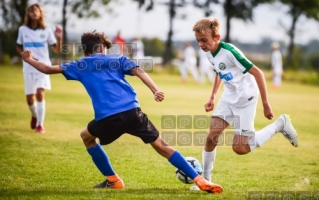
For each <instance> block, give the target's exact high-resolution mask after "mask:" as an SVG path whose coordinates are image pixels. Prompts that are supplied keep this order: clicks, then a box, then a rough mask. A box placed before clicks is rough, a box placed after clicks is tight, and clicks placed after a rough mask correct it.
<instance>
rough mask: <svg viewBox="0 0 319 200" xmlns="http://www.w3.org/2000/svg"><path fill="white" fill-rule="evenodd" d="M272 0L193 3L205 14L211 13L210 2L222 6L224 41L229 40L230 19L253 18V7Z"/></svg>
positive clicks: (226, 0) (227, 0) (196, 1)
mask: <svg viewBox="0 0 319 200" xmlns="http://www.w3.org/2000/svg"><path fill="white" fill-rule="evenodd" d="M272 1H273V0H224V1H220V0H205V1H204V2H203V1H200V0H194V5H195V6H196V7H199V8H202V9H204V12H205V16H206V17H207V16H209V15H210V14H211V13H212V10H211V9H210V4H211V3H215V4H218V3H221V4H222V5H223V8H224V13H225V16H226V36H225V39H224V40H225V41H226V42H231V39H230V31H231V23H230V22H231V19H232V18H238V19H242V20H244V21H247V20H251V21H252V20H253V9H254V8H255V7H256V6H258V5H259V4H262V3H269V2H272Z"/></svg>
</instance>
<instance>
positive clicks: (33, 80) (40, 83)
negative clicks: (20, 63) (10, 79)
mask: <svg viewBox="0 0 319 200" xmlns="http://www.w3.org/2000/svg"><path fill="white" fill-rule="evenodd" d="M23 77H24V93H25V94H26V95H29V94H36V91H37V89H38V88H43V89H46V90H51V81H50V76H49V75H47V74H43V73H23Z"/></svg>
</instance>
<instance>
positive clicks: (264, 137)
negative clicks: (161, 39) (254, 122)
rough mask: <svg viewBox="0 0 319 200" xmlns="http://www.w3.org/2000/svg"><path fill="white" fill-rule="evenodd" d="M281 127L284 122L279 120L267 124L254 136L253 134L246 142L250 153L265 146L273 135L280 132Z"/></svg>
mask: <svg viewBox="0 0 319 200" xmlns="http://www.w3.org/2000/svg"><path fill="white" fill-rule="evenodd" d="M283 126H284V121H283V120H282V119H281V118H279V119H277V120H276V121H275V122H274V123H272V124H269V125H268V126H266V127H265V128H263V129H261V130H260V131H257V132H255V134H253V135H252V136H251V137H250V138H249V140H248V143H249V146H250V151H252V150H254V149H255V148H256V147H261V146H262V145H263V144H265V143H266V142H267V141H268V140H269V139H270V138H271V137H272V136H273V135H275V134H276V133H277V132H279V131H281V130H282V128H283Z"/></svg>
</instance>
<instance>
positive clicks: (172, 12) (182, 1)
mask: <svg viewBox="0 0 319 200" xmlns="http://www.w3.org/2000/svg"><path fill="white" fill-rule="evenodd" d="M133 1H136V2H138V4H139V8H141V7H142V6H143V5H145V3H146V1H145V0H133ZM158 4H162V5H165V6H167V7H168V13H169V31H168V33H167V40H166V42H165V51H164V55H163V63H162V64H163V65H166V64H167V63H169V62H170V61H171V60H172V58H173V54H174V51H173V41H172V38H173V21H174V19H175V17H176V9H177V8H180V7H184V6H185V5H187V4H191V2H190V1H189V2H187V1H186V0H168V1H166V2H158ZM153 7H154V1H153V0H149V1H148V5H147V6H146V11H149V10H152V9H153ZM182 18H185V15H182Z"/></svg>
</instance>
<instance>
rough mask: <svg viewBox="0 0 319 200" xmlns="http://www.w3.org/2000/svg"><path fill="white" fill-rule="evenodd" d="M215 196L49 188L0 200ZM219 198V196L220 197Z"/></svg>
mask: <svg viewBox="0 0 319 200" xmlns="http://www.w3.org/2000/svg"><path fill="white" fill-rule="evenodd" d="M81 189H83V188H81ZM211 195H213V194H209V193H206V192H201V191H188V190H185V191H184V189H165V188H145V189H139V188H138V189H123V190H111V189H93V188H90V189H87V188H85V189H83V190H79V189H65V188H47V189H34V190H21V189H18V188H10V189H7V190H6V189H3V188H2V189H0V199H21V198H22V199H24V198H26V199H30V198H31V199H36V198H43V197H47V198H52V199H68V198H76V199H81V198H85V199H99V198H104V199H105V198H106V197H107V199H109V198H116V199H130V198H134V199H145V198H146V199H153V198H154V199H185V198H187V199H188V198H190V197H192V198H193V197H195V198H196V197H197V198H199V197H201V198H202V197H205V196H206V197H208V198H212V196H211ZM218 196H219V195H218ZM220 197H221V196H220Z"/></svg>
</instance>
